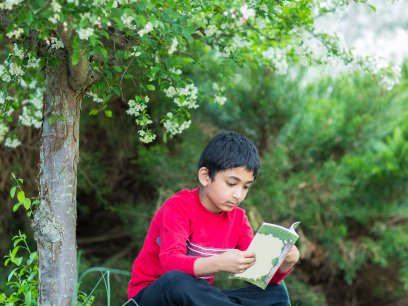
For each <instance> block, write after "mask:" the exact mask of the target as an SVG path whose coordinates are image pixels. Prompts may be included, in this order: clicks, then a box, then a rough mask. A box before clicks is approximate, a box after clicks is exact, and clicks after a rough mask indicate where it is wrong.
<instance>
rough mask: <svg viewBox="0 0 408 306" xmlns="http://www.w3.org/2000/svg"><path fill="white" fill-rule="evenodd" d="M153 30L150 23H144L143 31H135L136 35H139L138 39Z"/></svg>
mask: <svg viewBox="0 0 408 306" xmlns="http://www.w3.org/2000/svg"><path fill="white" fill-rule="evenodd" d="M153 29H154V25H153V24H152V23H151V22H148V23H146V25H145V26H144V28H143V29H141V30H139V31H137V35H139V36H140V37H143V36H144V35H146V34H148V33H150V32H151V31H153Z"/></svg>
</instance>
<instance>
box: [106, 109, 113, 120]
mask: <svg viewBox="0 0 408 306" xmlns="http://www.w3.org/2000/svg"><path fill="white" fill-rule="evenodd" d="M105 116H106V117H108V118H112V111H111V110H106V111H105Z"/></svg>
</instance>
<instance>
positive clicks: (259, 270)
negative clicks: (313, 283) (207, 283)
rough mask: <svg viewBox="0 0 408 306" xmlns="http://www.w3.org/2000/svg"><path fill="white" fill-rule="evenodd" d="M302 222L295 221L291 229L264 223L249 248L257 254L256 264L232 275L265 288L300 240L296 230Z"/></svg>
mask: <svg viewBox="0 0 408 306" xmlns="http://www.w3.org/2000/svg"><path fill="white" fill-rule="evenodd" d="M299 224H300V222H295V223H293V224H292V225H291V227H289V229H287V228H284V227H282V226H279V225H276V224H271V223H266V222H264V223H262V225H261V227H260V228H259V230H258V232H257V233H256V235H255V237H254V239H253V240H252V242H251V244H250V245H249V247H248V250H251V251H254V252H255V254H256V262H255V264H254V265H253V266H252V267H250V268H249V269H248V270H246V271H245V272H243V273H237V274H233V275H232V276H231V277H234V278H239V279H243V280H246V281H247V282H250V283H252V284H254V285H256V286H258V287H260V288H262V289H265V288H266V286H267V285H268V284H269V282H270V280H271V279H272V277H273V276H274V274H275V273H276V271H277V270H278V268H279V266H280V265H281V263H282V262H283V260H284V259H285V257H286V255H287V254H288V252H289V250H290V248H291V247H292V246H293V245H294V244H295V242H296V241H297V240H298V238H299V235H298V234H297V233H296V232H295V229H296V227H297V226H298V225H299Z"/></svg>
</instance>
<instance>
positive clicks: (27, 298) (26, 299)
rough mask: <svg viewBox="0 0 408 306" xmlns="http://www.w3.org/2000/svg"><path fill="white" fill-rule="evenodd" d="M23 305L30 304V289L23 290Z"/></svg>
mask: <svg viewBox="0 0 408 306" xmlns="http://www.w3.org/2000/svg"><path fill="white" fill-rule="evenodd" d="M24 305H31V291H27V292H24Z"/></svg>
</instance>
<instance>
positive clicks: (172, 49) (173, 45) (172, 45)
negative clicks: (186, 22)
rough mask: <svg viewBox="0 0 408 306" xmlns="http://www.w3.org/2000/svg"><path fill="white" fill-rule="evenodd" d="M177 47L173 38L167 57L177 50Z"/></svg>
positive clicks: (175, 39) (176, 42)
mask: <svg viewBox="0 0 408 306" xmlns="http://www.w3.org/2000/svg"><path fill="white" fill-rule="evenodd" d="M177 45H178V40H177V38H175V37H174V38H173V41H172V43H171V46H170V49H169V51H168V53H169V55H172V54H173V53H174V52H176V50H177Z"/></svg>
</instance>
